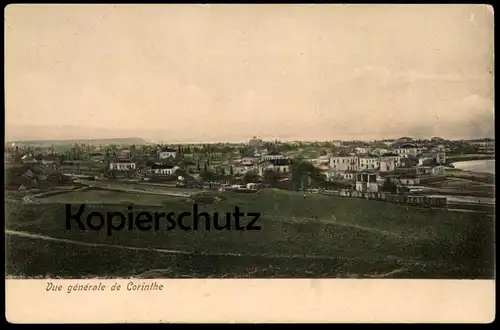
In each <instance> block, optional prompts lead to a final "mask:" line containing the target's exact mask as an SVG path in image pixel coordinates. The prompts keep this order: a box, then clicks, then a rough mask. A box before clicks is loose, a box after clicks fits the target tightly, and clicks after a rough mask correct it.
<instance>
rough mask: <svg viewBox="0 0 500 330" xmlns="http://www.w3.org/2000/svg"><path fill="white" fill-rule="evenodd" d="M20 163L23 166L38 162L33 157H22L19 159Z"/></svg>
mask: <svg viewBox="0 0 500 330" xmlns="http://www.w3.org/2000/svg"><path fill="white" fill-rule="evenodd" d="M21 162H22V163H23V164H36V163H38V161H37V160H36V159H35V158H34V157H33V155H24V156H23V157H21Z"/></svg>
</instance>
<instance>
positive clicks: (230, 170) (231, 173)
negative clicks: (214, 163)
mask: <svg viewBox="0 0 500 330" xmlns="http://www.w3.org/2000/svg"><path fill="white" fill-rule="evenodd" d="M229 176H231V177H233V176H234V170H233V165H231V167H229Z"/></svg>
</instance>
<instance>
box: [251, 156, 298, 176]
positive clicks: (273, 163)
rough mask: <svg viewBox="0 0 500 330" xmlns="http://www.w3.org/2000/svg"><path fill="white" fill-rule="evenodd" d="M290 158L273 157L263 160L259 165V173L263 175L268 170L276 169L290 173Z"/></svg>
mask: <svg viewBox="0 0 500 330" xmlns="http://www.w3.org/2000/svg"><path fill="white" fill-rule="evenodd" d="M291 165H292V163H291V161H290V159H271V160H266V161H263V162H261V163H260V164H259V165H258V171H259V175H263V174H264V172H266V171H269V170H271V171H274V172H279V173H288V172H290V168H291Z"/></svg>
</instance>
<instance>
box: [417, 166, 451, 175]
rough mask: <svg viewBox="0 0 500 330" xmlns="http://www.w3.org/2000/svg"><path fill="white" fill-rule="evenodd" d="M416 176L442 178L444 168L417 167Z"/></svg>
mask: <svg viewBox="0 0 500 330" xmlns="http://www.w3.org/2000/svg"><path fill="white" fill-rule="evenodd" d="M417 175H430V176H443V175H445V168H444V166H442V165H440V166H417Z"/></svg>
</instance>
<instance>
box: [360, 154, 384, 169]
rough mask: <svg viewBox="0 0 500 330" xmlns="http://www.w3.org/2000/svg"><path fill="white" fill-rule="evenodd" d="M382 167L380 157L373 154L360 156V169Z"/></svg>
mask: <svg viewBox="0 0 500 330" xmlns="http://www.w3.org/2000/svg"><path fill="white" fill-rule="evenodd" d="M379 167H380V158H378V157H373V156H362V157H359V169H360V170H373V169H378V168H379Z"/></svg>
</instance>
